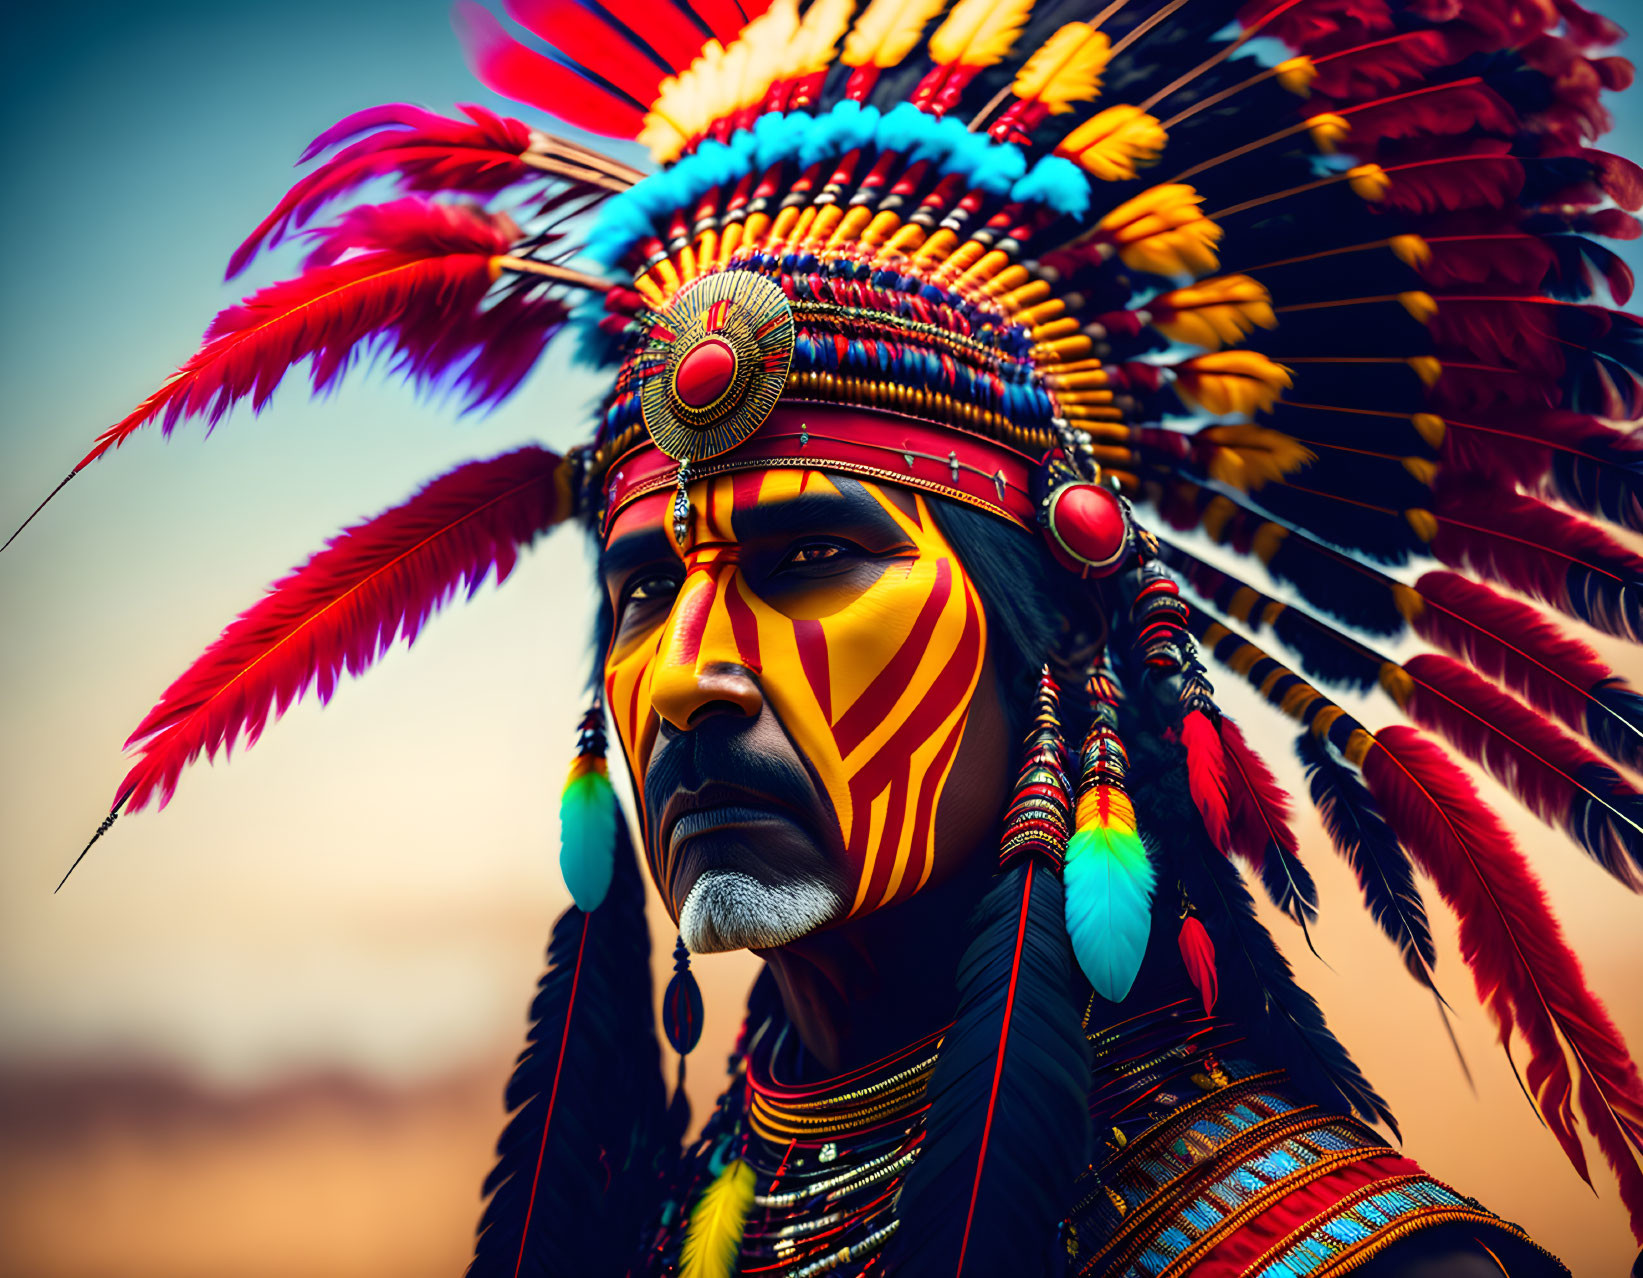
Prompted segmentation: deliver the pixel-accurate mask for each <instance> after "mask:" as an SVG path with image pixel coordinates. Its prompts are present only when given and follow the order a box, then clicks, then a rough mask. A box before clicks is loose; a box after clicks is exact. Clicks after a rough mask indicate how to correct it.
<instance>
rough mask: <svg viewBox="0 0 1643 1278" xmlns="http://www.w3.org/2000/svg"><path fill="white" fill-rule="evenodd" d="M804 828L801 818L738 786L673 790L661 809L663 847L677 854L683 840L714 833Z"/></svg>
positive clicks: (782, 804)
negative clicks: (764, 827) (756, 828)
mask: <svg viewBox="0 0 1643 1278" xmlns="http://www.w3.org/2000/svg"><path fill="white" fill-rule="evenodd" d="M775 823H779V824H782V825H789V826H798V827H799V828H800V829H801V830H803V829H806V828H807V823H806V822H805V821H804V820H803V818H802V814H800V813H798V812H796V811H794V810H793V808H791V807H789V806H788V805H787V804H785V803H782V802H780V801H779V800H776V799H773V798H771V797H769V796H768V795H762V794H757V793H755V792H753V791H749V790H744V789H742V788H741V787H740V786H734V785H725V784H723V783H721V782H709V783H708V784H706V785H704V786H702V787H701V789H699V790H676V791H674V793H673V795H672V796H671V797H670V798H669V799H668V801H667V804H666V806H665V807H664V808H663V809H662V821H661V838H662V845H663V846H664V847H666V848H667V849H668V850H669V852H670V853H676V852H677V851H678V849H679V846H680V845H681V844H683V843H684V842H685V841H686V840H689V839H693V838H696V837H698V836H699V835H703V834H708V833H711V832H713V831H716V830H723V829H732V828H738V827H746V826H755V825H770V824H775Z"/></svg>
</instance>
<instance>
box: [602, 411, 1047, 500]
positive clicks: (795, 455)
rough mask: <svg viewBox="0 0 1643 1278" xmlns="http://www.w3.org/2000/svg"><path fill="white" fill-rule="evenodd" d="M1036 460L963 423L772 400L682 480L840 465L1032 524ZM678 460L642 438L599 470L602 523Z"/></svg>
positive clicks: (674, 477)
mask: <svg viewBox="0 0 1643 1278" xmlns="http://www.w3.org/2000/svg"><path fill="white" fill-rule="evenodd" d="M1043 460H1044V458H1043V456H1042V455H1038V456H1034V455H1031V454H1028V453H1024V452H1021V451H1020V450H1018V449H1015V448H1012V447H1010V446H1009V445H1007V444H1001V443H998V442H996V441H993V440H988V439H982V438H980V437H979V436H977V435H974V434H971V433H970V432H968V431H963V430H959V429H957V428H956V427H952V426H943V425H942V424H940V423H939V422H932V421H929V420H926V419H924V418H919V417H905V416H903V415H901V414H900V413H893V412H886V411H884V410H882V409H866V408H854V407H841V406H840V405H838V404H831V403H820V402H806V401H802V400H789V399H784V400H782V401H781V402H780V403H779V404H778V405H777V406H776V408H775V410H774V411H773V412H772V413H771V414H770V416H769V418H768V419H766V420H765V421H764V423H763V424H762V425H760V426H759V428H758V429H757V430H756V431H754V432H753V434H752V435H750V436H749V437H748V438H747V439H745V440H744V441H743V442H742V443H740V444H738V445H736V447H734V448H732V449H730V450H729V451H728V452H724V453H720V454H719V455H718V456H717V457H710V458H708V459H706V460H705V461H693V462H691V463H690V476H689V477H690V479H706V478H707V477H708V476H710V475H724V474H729V473H731V472H732V471H742V470H756V469H770V468H774V467H788V468H799V467H803V468H807V469H815V470H833V471H842V472H843V473H845V474H848V475H859V476H861V477H862V478H864V479H875V480H879V481H881V482H884V483H889V484H902V485H905V486H906V487H909V488H919V489H923V490H924V491H925V492H931V493H936V494H937V495H939V496H942V497H949V498H951V499H953V500H954V501H961V502H964V503H966V504H967V505H970V506H975V507H976V508H978V509H980V510H985V511H988V512H990V513H991V514H994V515H997V516H999V517H1000V518H1001V519H1007V520H1009V521H1010V522H1011V523H1012V524H1015V525H1016V526H1017V527H1018V528H1023V529H1028V530H1033V529H1036V528H1037V527H1038V520H1037V507H1036V505H1035V503H1034V501H1033V495H1032V476H1033V473H1034V469H1035V468H1036V467H1037V466H1038V465H1040V464H1041V463H1042V461H1043ZM678 476H679V463H678V462H676V461H675V460H674V459H673V458H671V457H669V456H668V455H667V454H666V453H664V452H663V451H662V450H661V449H659V448H657V447H656V445H655V444H653V443H652V442H651V441H650V440H649V439H646V440H645V441H644V442H643V443H641V444H639V445H638V446H636V447H634V448H632V449H630V450H629V451H628V452H626V453H624V454H622V456H620V457H618V458H617V459H616V460H615V461H614V462H612V463H611V466H610V469H609V470H608V471H607V472H606V494H605V495H606V501H605V518H604V529H605V530H607V531H608V530H609V528H610V521H611V520H612V519H614V518H615V517H616V513H617V512H618V511H619V510H621V509H622V508H623V507H624V506H626V505H627V504H628V503H629V502H632V501H634V500H635V499H637V498H639V497H643V496H645V495H647V494H649V493H654V492H659V491H661V490H663V489H670V488H673V487H674V486H675V484H676V483H677V482H678Z"/></svg>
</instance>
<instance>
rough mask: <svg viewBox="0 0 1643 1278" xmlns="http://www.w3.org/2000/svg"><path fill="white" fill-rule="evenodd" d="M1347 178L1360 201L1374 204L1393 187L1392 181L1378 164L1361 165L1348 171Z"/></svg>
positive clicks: (1348, 183)
mask: <svg viewBox="0 0 1643 1278" xmlns="http://www.w3.org/2000/svg"><path fill="white" fill-rule="evenodd" d="M1346 177H1347V185H1348V186H1350V187H1351V188H1352V193H1353V194H1354V195H1356V196H1357V197H1358V198H1359V199H1360V200H1369V201H1370V202H1372V203H1373V202H1375V201H1377V200H1379V199H1380V198H1381V197H1382V196H1384V195H1385V194H1386V192H1387V189H1388V188H1389V187H1391V185H1392V179H1391V178H1389V177H1387V176H1386V171H1385V170H1384V169H1382V168H1381V166H1380V165H1378V164H1360V165H1358V167H1357V168H1355V169H1348V170H1347V171H1346Z"/></svg>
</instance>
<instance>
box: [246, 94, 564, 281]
mask: <svg viewBox="0 0 1643 1278" xmlns="http://www.w3.org/2000/svg"><path fill="white" fill-rule="evenodd" d="M462 111H463V112H464V113H465V114H466V115H467V116H468V119H467V120H451V119H447V118H446V117H445V116H442V115H435V114H434V113H433V112H431V111H424V110H422V109H421V108H420V107H413V106H382V107H373V108H371V109H370V110H369V111H360V112H358V113H356V114H354V115H351V116H349V117H347V118H346V119H344V120H340V121H338V122H337V124H335V125H333V126H332V127H331V128H330V129H328V130H326V132H324V133H322V134H320V136H319V137H317V138H315V139H314V142H313V144H312V145H311V146H310V147H309V149H308V152H307V153H305V154H304V156H303V159H304V160H307V159H309V158H311V157H312V156H313V155H318V154H319V153H321V152H323V151H325V150H327V149H329V148H330V147H331V146H333V145H335V143H336V142H338V141H342V140H345V139H347V138H349V137H354V136H357V135H358V134H360V133H363V132H367V131H373V130H374V132H372V135H371V136H370V137H367V138H362V139H360V140H359V141H358V142H355V143H353V145H351V146H349V147H347V148H346V149H345V150H343V151H342V152H341V153H339V154H338V155H336V156H333V157H332V158H331V159H330V160H327V161H326V162H325V163H324V164H323V165H322V166H320V167H319V168H317V169H315V170H314V171H313V172H312V173H310V174H308V175H307V176H306V177H304V178H303V179H302V180H301V181H300V182H298V183H297V184H296V185H295V186H293V187H292V188H291V189H290V190H289V191H288V192H286V194H285V196H284V198H282V199H281V200H280V202H279V203H278V204H277V205H275V207H274V211H273V212H272V213H270V214H269V215H268V216H267V217H265V218H263V220H262V221H261V222H259V223H258V224H257V227H256V229H255V230H253V231H252V232H251V234H250V235H248V236H247V237H246V239H245V242H244V243H243V244H241V245H240V246H239V248H237V249H235V250H234V256H233V257H231V258H230V259H229V261H228V277H229V278H230V279H232V278H233V277H234V276H236V275H238V274H239V273H240V272H241V271H243V270H244V269H245V268H246V266H247V265H248V264H249V263H250V261H251V259H252V258H253V257H254V256H256V253H257V251H258V249H260V248H261V247H262V246H263V245H265V244H277V243H279V241H280V239H281V238H282V237H283V236H284V235H285V233H286V232H287V231H290V230H292V229H295V228H296V227H300V226H302V225H304V224H305V223H306V222H308V221H309V220H310V219H311V218H312V217H313V216H314V214H315V213H317V212H318V211H319V210H320V209H321V208H323V207H324V206H325V205H327V204H329V203H330V202H331V201H332V200H335V199H337V198H339V197H340V196H343V195H346V194H348V193H349V192H350V191H353V190H356V189H357V188H358V187H360V186H361V185H362V184H364V183H366V182H369V181H371V180H372V179H373V178H379V177H385V176H390V175H391V176H394V177H396V178H397V179H398V181H399V185H400V187H401V188H402V189H404V190H407V191H428V192H447V193H451V194H455V193H458V192H461V193H466V194H471V195H490V194H494V193H495V192H497V191H501V190H503V189H505V188H507V187H509V186H512V185H513V184H514V183H516V182H522V181H525V180H527V179H530V178H541V177H543V176H545V175H544V174H543V173H542V171H541V170H539V169H535V168H532V167H530V166H529V165H527V164H525V163H524V162H523V161H522V160H521V159H520V158H519V157H520V156H521V155H522V154H524V153H525V152H526V151H528V150H529V149H530V146H531V130H530V127H529V126H528V125H524V124H521V123H520V122H519V121H518V120H509V119H505V118H503V117H501V116H498V115H494V114H493V113H491V112H490V111H487V110H485V108H484V107H477V106H464V107H463V108H462ZM591 190H592V188H590V193H591Z"/></svg>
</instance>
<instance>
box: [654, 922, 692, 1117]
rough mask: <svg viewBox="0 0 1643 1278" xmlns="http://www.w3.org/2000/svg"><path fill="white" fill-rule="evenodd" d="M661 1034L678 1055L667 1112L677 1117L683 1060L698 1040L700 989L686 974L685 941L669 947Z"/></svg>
mask: <svg viewBox="0 0 1643 1278" xmlns="http://www.w3.org/2000/svg"><path fill="white" fill-rule="evenodd" d="M662 1032H663V1033H665V1034H666V1035H667V1042H668V1046H669V1047H671V1048H672V1049H673V1050H674V1051H675V1052H677V1053H678V1054H679V1074H678V1077H677V1078H676V1079H675V1080H674V1084H673V1101H672V1103H671V1104H670V1105H669V1107H668V1108H669V1109H670V1110H672V1111H674V1112H676V1113H681V1112H684V1111H683V1108H682V1107H683V1106H684V1105H685V1103H686V1102H685V1099H684V1097H685V1057H687V1056H689V1055H690V1053H691V1052H692V1051H693V1050H694V1049H695V1047H696V1044H697V1043H698V1042H699V1041H700V1040H701V1037H702V989H701V986H699V985H697V984H696V977H695V975H694V974H693V973H692V972H691V970H690V951H689V950H687V949H686V948H685V938H684V937H682V936H681V937H680V938H679V939H678V941H677V942H675V943H674V946H673V979H672V980H671V981H669V982H668V983H667V992H666V993H665V994H663V995H662Z"/></svg>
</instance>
